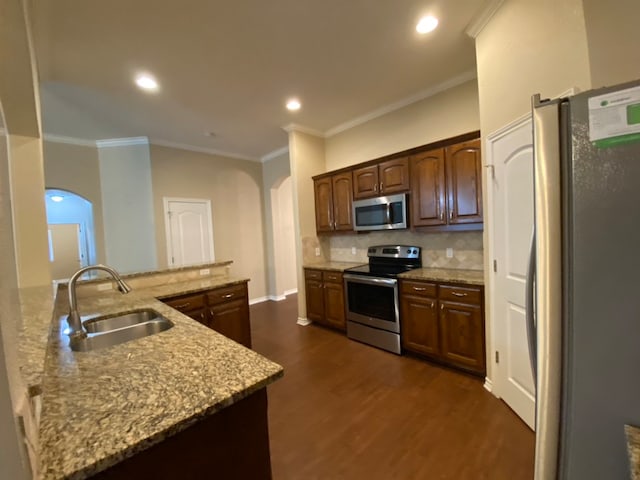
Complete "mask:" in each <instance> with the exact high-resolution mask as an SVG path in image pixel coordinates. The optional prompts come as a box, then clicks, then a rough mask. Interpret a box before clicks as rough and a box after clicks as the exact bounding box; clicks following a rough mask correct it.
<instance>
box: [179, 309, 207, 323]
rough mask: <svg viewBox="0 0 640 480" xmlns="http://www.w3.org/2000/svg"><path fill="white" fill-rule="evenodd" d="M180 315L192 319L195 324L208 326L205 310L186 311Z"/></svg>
mask: <svg viewBox="0 0 640 480" xmlns="http://www.w3.org/2000/svg"><path fill="white" fill-rule="evenodd" d="M182 313H184V314H185V315H186V316H187V317H190V318H193V319H194V320H196V321H197V322H199V323H201V324H203V325H206V326H207V327H208V326H209V318H208V317H209V316H208V315H207V309H206V308H200V309H198V310H187V311H184V312H182Z"/></svg>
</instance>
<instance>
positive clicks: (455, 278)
mask: <svg viewBox="0 0 640 480" xmlns="http://www.w3.org/2000/svg"><path fill="white" fill-rule="evenodd" d="M398 278H402V279H404V280H423V281H433V282H450V283H466V284H469V285H484V272H483V271H482V270H458V269H449V268H417V269H415V270H411V271H409V272H405V273H401V274H400V275H398Z"/></svg>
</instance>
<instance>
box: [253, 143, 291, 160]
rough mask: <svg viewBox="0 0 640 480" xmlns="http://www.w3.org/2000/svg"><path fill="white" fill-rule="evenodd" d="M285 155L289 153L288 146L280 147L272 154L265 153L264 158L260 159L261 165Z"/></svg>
mask: <svg viewBox="0 0 640 480" xmlns="http://www.w3.org/2000/svg"><path fill="white" fill-rule="evenodd" d="M285 153H289V146H286V147H282V148H279V149H277V150H274V151H273V152H269V153H267V154H266V155H265V156H263V157H260V161H261V162H262V163H267V162H268V161H270V160H273V159H274V158H278V157H279V156H281V155H284V154H285Z"/></svg>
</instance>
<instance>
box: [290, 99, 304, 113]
mask: <svg viewBox="0 0 640 480" xmlns="http://www.w3.org/2000/svg"><path fill="white" fill-rule="evenodd" d="M301 106H302V105H301V104H300V101H299V100H298V99H297V98H292V99H291V100H289V101H288V102H287V110H291V111H292V112H295V111H296V110H300V107H301Z"/></svg>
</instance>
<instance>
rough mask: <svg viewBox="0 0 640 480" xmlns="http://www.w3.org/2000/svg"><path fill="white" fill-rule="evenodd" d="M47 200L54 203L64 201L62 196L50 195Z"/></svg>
mask: <svg viewBox="0 0 640 480" xmlns="http://www.w3.org/2000/svg"><path fill="white" fill-rule="evenodd" d="M49 198H50V199H51V200H52V201H54V202H61V201H63V200H64V197H63V196H62V195H51V196H50V197H49Z"/></svg>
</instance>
